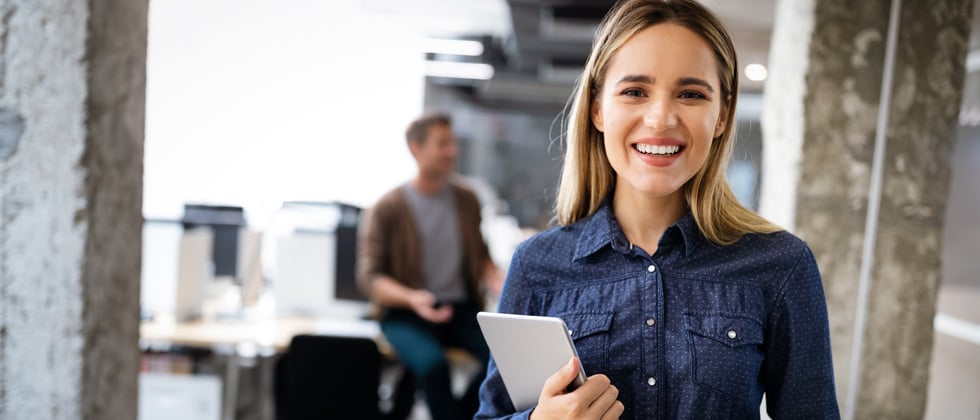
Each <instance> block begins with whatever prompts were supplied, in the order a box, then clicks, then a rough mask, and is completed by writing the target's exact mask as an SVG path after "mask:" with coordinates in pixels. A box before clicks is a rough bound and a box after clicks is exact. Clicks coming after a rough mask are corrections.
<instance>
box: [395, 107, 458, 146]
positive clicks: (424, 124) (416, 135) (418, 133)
mask: <svg viewBox="0 0 980 420" xmlns="http://www.w3.org/2000/svg"><path fill="white" fill-rule="evenodd" d="M434 125H444V126H447V127H450V126H452V122H451V120H450V119H449V115H446V114H442V113H438V114H427V115H423V116H422V117H420V118H419V119H417V120H415V121H412V123H411V124H409V125H408V129H406V130H405V141H407V142H409V143H416V144H422V143H424V142H425V138H426V137H428V135H429V128H430V127H432V126H434Z"/></svg>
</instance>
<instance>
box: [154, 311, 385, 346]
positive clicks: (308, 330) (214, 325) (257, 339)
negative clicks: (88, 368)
mask: <svg viewBox="0 0 980 420" xmlns="http://www.w3.org/2000/svg"><path fill="white" fill-rule="evenodd" d="M300 334H321V335H339V336H345V337H365V338H373V339H375V340H378V347H379V348H380V349H381V350H382V352H384V351H386V350H387V343H384V340H383V338H382V335H381V329H380V328H379V327H378V323H377V322H375V321H366V320H356V319H339V318H313V317H299V316H290V317H275V318H269V319H261V320H214V321H204V320H198V321H189V322H175V321H173V320H166V319H164V320H154V321H144V322H143V323H141V324H140V343H141V345H142V346H143V347H152V346H156V345H179V346H187V347H202V348H215V347H222V346H225V347H237V346H240V345H255V346H259V347H262V348H272V349H275V350H276V351H284V350H286V349H287V348H288V347H289V342H290V340H292V338H293V337H294V336H296V335H300Z"/></svg>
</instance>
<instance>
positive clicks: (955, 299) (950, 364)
mask: <svg viewBox="0 0 980 420" xmlns="http://www.w3.org/2000/svg"><path fill="white" fill-rule="evenodd" d="M937 312H939V313H941V314H944V315H946V316H949V317H953V318H956V319H959V320H962V321H966V322H968V323H971V324H972V325H973V331H974V333H976V332H977V328H980V327H977V326H980V287H976V286H970V285H966V284H950V285H944V286H943V287H942V288H941V289H940V291H939V299H938V305H937ZM941 330H942V328H937V331H936V336H935V337H936V338H935V340H936V341H935V344H934V347H933V351H932V366H931V368H930V372H929V401H928V403H927V406H926V415H925V417H924V418H925V420H940V419H943V420H945V419H964V420H980V344H977V343H972V342H969V341H966V340H964V339H962V338H959V337H955V336H953V335H950V334H947V333H944V332H942V331H941ZM967 331H969V330H965V331H963V332H967Z"/></svg>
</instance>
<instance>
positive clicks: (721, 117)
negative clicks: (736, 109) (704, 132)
mask: <svg viewBox="0 0 980 420" xmlns="http://www.w3.org/2000/svg"><path fill="white" fill-rule="evenodd" d="M731 98H732V97H731V96H729V97H728V98H727V99H728V100H726V101H725V102H726V103H728V102H729V101H730V100H731ZM727 126H728V105H722V106H721V112H720V113H719V114H718V122H717V123H716V124H715V135H714V136H713V137H714V138H718V136H721V133H724V132H725V127H727Z"/></svg>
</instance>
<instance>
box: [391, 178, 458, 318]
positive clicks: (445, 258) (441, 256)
mask: <svg viewBox="0 0 980 420" xmlns="http://www.w3.org/2000/svg"><path fill="white" fill-rule="evenodd" d="M403 189H404V191H405V197H406V198H407V199H408V204H409V206H410V207H411V208H412V215H413V216H414V217H415V225H416V226H418V230H419V232H418V233H419V239H420V240H421V242H422V279H423V283H424V284H425V288H426V290H428V291H430V292H432V294H434V295H436V298H437V299H439V300H440V301H443V302H463V301H465V300H466V285H465V284H464V282H463V240H462V238H461V237H460V233H459V221H458V218H457V216H456V197H455V195H454V194H453V189H452V188H451V187H450V186H449V185H447V186H446V188H444V189H443V190H442V191H440V192H439V193H437V194H436V195H433V196H429V195H425V194H422V193H421V192H420V191H419V190H417V189H415V187H414V186H413V185H412V184H411V183H407V184H405V186H404V187H403Z"/></svg>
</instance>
